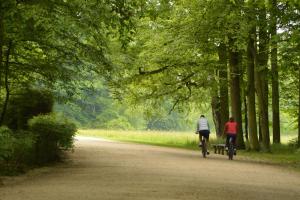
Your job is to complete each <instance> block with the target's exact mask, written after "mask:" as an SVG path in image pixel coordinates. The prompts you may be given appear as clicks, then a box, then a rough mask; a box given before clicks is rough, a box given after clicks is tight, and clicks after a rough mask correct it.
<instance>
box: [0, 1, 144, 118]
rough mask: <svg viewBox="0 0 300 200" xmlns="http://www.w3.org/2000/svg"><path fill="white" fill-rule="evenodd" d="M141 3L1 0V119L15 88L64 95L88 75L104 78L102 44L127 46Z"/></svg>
mask: <svg viewBox="0 0 300 200" xmlns="http://www.w3.org/2000/svg"><path fill="white" fill-rule="evenodd" d="M142 3H143V2H142ZM142 3H140V2H139V1H130V2H129V3H128V2H125V1H122V2H121V1H114V0H111V1H105V2H102V1H96V0H94V1H88V2H87V1H81V0H75V1H35V0H26V1H15V0H7V1H1V2H0V13H1V14H0V63H1V64H0V67H1V70H0V89H2V88H3V86H5V90H6V97H5V98H4V99H5V100H4V106H3V108H2V119H1V120H0V121H3V118H4V116H5V112H6V107H7V106H6V105H7V103H8V101H9V96H10V95H14V92H15V90H16V88H26V87H28V86H30V85H31V86H32V85H34V86H37V87H47V88H51V89H53V90H55V89H57V90H63V91H65V92H64V96H67V97H69V96H72V95H73V94H74V93H75V92H76V90H77V88H78V84H81V85H82V84H84V83H86V80H89V78H90V76H91V73H98V74H102V75H103V76H104V75H105V73H107V72H108V71H109V70H110V69H111V63H110V61H109V59H108V56H107V54H108V48H107V42H108V41H109V40H110V38H111V37H114V38H119V39H120V40H121V42H122V45H123V46H126V44H127V43H128V42H129V41H130V37H131V35H132V30H133V21H132V18H133V17H134V16H135V15H136V13H137V12H135V11H136V10H137V9H136V8H137V7H139V6H141V5H142ZM4 68H5V69H4ZM3 76H4V77H3ZM3 79H4V81H3ZM60 94H62V93H60Z"/></svg>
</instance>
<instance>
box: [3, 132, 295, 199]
mask: <svg viewBox="0 0 300 200" xmlns="http://www.w3.org/2000/svg"><path fill="white" fill-rule="evenodd" d="M3 183H4V184H3V185H2V186H0V200H27V199H28V200H41V199H43V200H69V199H70V200H71V199H76V200H106V199H107V200H123V199H124V200H126V199H128V200H150V199H151V200H152V199H153V200H154V199H162V200H176V199H182V200H186V199H188V200H194V199H201V200H212V199H222V200H227V199H228V200H229V199H230V200H233V199H243V200H247V199H251V200H253V199H255V200H259V199H263V200H269V199H270V200H276V199H280V200H281V199H285V200H289V199H300V189H299V188H300V173H299V172H297V171H294V170H290V169H287V168H284V167H279V166H272V165H266V164H259V163H253V162H248V161H245V160H241V159H239V156H237V157H235V160H233V161H229V160H228V159H227V157H226V156H222V155H215V154H212V155H210V156H209V158H207V159H204V158H202V157H201V155H200V152H198V151H191V150H184V149H175V148H166V147H159V146H150V145H143V144H132V143H126V142H116V141H109V140H103V139H95V138H87V137H78V140H77V141H76V147H75V152H74V153H70V154H68V155H67V159H66V161H65V162H63V163H59V164H57V165H55V166H49V167H44V168H41V169H36V170H32V171H31V172H29V173H27V174H26V175H22V176H20V177H16V178H6V179H3Z"/></svg>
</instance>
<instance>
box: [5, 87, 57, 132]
mask: <svg viewBox="0 0 300 200" xmlns="http://www.w3.org/2000/svg"><path fill="white" fill-rule="evenodd" d="M17 93H18V95H14V96H12V97H11V99H10V102H9V105H8V109H7V114H6V116H5V121H4V124H5V125H7V126H8V127H9V128H11V129H13V130H21V129H27V128H28V127H27V122H28V120H29V119H31V118H32V117H33V116H37V115H39V114H48V113H50V112H52V108H53V103H54V99H53V95H52V93H51V92H49V91H48V90H41V89H39V90H38V89H24V90H22V91H19V92H17Z"/></svg>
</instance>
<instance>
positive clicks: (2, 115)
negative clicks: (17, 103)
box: [0, 41, 12, 126]
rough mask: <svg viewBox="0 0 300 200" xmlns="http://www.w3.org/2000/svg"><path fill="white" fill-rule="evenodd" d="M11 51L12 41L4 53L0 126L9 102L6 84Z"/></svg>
mask: <svg viewBox="0 0 300 200" xmlns="http://www.w3.org/2000/svg"><path fill="white" fill-rule="evenodd" d="M11 49H12V41H9V44H8V49H7V52H6V61H5V71H4V76H5V78H4V80H5V81H4V84H5V101H4V104H3V108H2V112H1V118H0V126H1V125H2V124H3V121H4V117H5V114H6V110H7V105H8V101H9V95H10V92H9V83H8V73H9V56H10V53H11Z"/></svg>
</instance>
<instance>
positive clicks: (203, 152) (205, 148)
mask: <svg viewBox="0 0 300 200" xmlns="http://www.w3.org/2000/svg"><path fill="white" fill-rule="evenodd" d="M201 144H202V156H203V158H206V155H207V146H206V141H205V139H203V140H202V141H201Z"/></svg>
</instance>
